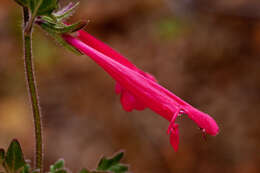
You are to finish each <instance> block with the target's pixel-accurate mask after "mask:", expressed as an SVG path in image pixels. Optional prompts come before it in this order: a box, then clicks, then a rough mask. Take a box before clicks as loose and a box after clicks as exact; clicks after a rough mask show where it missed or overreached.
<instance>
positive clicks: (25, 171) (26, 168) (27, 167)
mask: <svg viewBox="0 0 260 173" xmlns="http://www.w3.org/2000/svg"><path fill="white" fill-rule="evenodd" d="M30 169H31V167H30V165H29V164H25V165H24V167H23V169H22V170H21V172H20V173H30Z"/></svg>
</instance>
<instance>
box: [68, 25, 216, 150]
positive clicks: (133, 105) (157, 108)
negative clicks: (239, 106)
mask: <svg viewBox="0 0 260 173" xmlns="http://www.w3.org/2000/svg"><path fill="white" fill-rule="evenodd" d="M63 38H64V39H65V40H66V41H67V42H68V43H69V44H71V45H72V46H74V47H75V48H77V49H78V50H80V51H81V52H83V53H84V54H86V55H88V56H89V57H90V58H91V59H92V60H94V61H95V62H96V63H97V64H98V65H99V66H101V67H102V68H103V69H104V70H105V71H106V72H107V73H108V74H109V75H110V76H111V77H112V78H113V79H114V80H115V81H116V87H115V91H116V93H117V94H121V98H120V100H121V104H122V106H123V108H124V110H126V111H132V110H133V109H137V110H143V109H145V108H150V109H151V110H153V111H154V112H156V113H157V114H159V115H161V116H162V117H163V118H165V119H167V120H168V121H170V125H169V128H168V131H167V133H168V134H169V135H170V143H171V145H172V146H173V148H174V150H175V151H177V150H178V144H179V130H178V124H176V123H175V120H176V118H177V117H178V115H180V114H187V115H188V116H189V117H190V118H191V119H192V120H193V121H195V123H197V125H198V126H199V127H200V128H201V129H202V130H203V132H205V133H208V134H210V135H213V136H215V135H217V134H218V131H219V128H218V125H217V124H216V122H215V121H214V119H213V118H211V117H210V116H209V115H208V114H206V113H203V112H201V111H199V110H197V109H196V108H194V107H192V106H191V105H189V104H188V103H187V102H185V101H183V100H182V99H180V98H179V97H177V96H176V95H174V94H173V93H172V92H170V91H168V90H167V89H165V88H164V87H162V86H161V85H159V84H158V83H157V82H156V79H155V78H154V77H153V76H152V75H150V74H148V73H146V72H143V71H141V70H140V69H138V68H137V67H136V66H135V65H133V64H132V63H131V62H130V61H129V60H127V59H126V58H124V57H123V56H122V55H120V54H119V53H117V52H116V51H114V50H113V49H112V48H110V47H109V46H107V45H105V44H104V43H102V42H101V41H99V40H97V39H95V38H94V37H93V36H91V35H90V34H88V33H87V32H85V31H83V30H81V31H79V32H78V36H77V38H74V37H72V36H69V35H64V36H63Z"/></svg>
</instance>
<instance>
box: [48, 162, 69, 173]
mask: <svg viewBox="0 0 260 173" xmlns="http://www.w3.org/2000/svg"><path fill="white" fill-rule="evenodd" d="M64 165H65V161H64V160H63V159H59V160H58V161H57V162H55V163H54V164H53V165H51V167H50V170H51V172H55V171H56V170H59V169H62V168H64Z"/></svg>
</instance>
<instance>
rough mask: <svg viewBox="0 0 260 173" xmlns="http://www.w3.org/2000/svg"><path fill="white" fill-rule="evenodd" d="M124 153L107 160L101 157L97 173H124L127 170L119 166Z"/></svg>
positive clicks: (125, 167)
mask: <svg viewBox="0 0 260 173" xmlns="http://www.w3.org/2000/svg"><path fill="white" fill-rule="evenodd" d="M123 156H124V153H123V152H120V153H118V154H116V155H115V156H114V157H112V158H109V159H107V158H106V157H103V158H102V159H101V160H100V162H99V164H98V168H97V170H98V171H110V172H113V173H125V172H126V171H127V170H128V167H127V166H126V165H123V164H120V163H119V162H120V160H121V159H122V158H123Z"/></svg>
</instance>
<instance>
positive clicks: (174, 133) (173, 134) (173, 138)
mask: <svg viewBox="0 0 260 173" xmlns="http://www.w3.org/2000/svg"><path fill="white" fill-rule="evenodd" d="M178 127H179V126H178V124H175V125H174V127H173V128H171V131H170V143H171V145H172V147H173V149H174V151H175V152H177V151H178V147H179V140H180V138H179V128H178Z"/></svg>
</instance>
